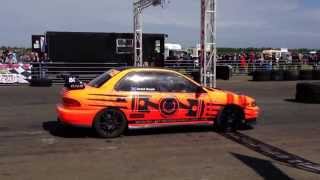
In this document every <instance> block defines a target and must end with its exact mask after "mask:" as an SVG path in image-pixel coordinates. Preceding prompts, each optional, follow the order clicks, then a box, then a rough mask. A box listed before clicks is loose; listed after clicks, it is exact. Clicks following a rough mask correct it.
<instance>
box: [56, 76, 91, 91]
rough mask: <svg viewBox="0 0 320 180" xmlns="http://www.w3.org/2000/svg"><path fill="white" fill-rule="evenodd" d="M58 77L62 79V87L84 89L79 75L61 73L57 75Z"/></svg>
mask: <svg viewBox="0 0 320 180" xmlns="http://www.w3.org/2000/svg"><path fill="white" fill-rule="evenodd" d="M57 77H58V78H62V79H63V80H64V87H66V88H68V89H70V90H76V89H84V88H85V85H84V83H83V82H82V81H81V80H80V79H79V76H76V75H70V74H62V75H58V76H57Z"/></svg>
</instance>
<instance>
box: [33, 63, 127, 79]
mask: <svg viewBox="0 0 320 180" xmlns="http://www.w3.org/2000/svg"><path fill="white" fill-rule="evenodd" d="M122 67H127V64H126V63H64V62H54V63H53V62H52V63H51V62H46V63H32V69H31V77H32V79H37V78H47V79H51V80H52V81H53V82H55V83H60V82H63V79H62V78H61V75H74V76H77V77H78V78H79V79H80V80H82V81H89V80H92V79H93V78H95V77H97V76H98V75H100V74H102V73H104V72H106V71H107V70H109V69H112V68H122Z"/></svg>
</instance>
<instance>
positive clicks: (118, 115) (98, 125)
mask: <svg viewBox="0 0 320 180" xmlns="http://www.w3.org/2000/svg"><path fill="white" fill-rule="evenodd" d="M93 128H94V129H95V130H96V132H97V134H98V135H99V136H100V137H102V138H115V137H118V136H120V135H121V134H123V133H124V131H125V130H126V128H127V120H126V118H125V116H124V114H123V113H122V112H121V111H120V110H117V109H106V110H103V111H101V112H100V113H99V114H98V115H97V116H96V118H95V121H94V124H93Z"/></svg>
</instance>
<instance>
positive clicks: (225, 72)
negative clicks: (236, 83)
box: [216, 65, 232, 80]
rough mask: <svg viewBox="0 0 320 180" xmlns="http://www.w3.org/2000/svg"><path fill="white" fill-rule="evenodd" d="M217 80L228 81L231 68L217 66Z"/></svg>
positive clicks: (230, 75)
mask: <svg viewBox="0 0 320 180" xmlns="http://www.w3.org/2000/svg"><path fill="white" fill-rule="evenodd" d="M216 76H217V79H222V80H229V79H230V78H231V77H232V67H231V66H229V65H227V66H217V73H216Z"/></svg>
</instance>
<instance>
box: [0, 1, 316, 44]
mask: <svg viewBox="0 0 320 180" xmlns="http://www.w3.org/2000/svg"><path fill="white" fill-rule="evenodd" d="M217 2H218V24H217V27H218V45H219V46H228V47H248V46H259V47H261V46H273V47H290V48H291V47H310V48H318V47H319V46H320V41H318V39H319V33H318V29H319V28H320V18H319V17H320V3H313V2H312V1H311V0H268V1H262V0H218V1H217ZM132 3H133V0H107V1H106V0H91V1H79V0H67V1H66V0H55V1H50V0H28V1H26V0H24V1H21V0H2V1H1V6H0V17H2V25H1V31H0V45H18V46H30V37H31V34H39V33H40V34H43V33H44V32H45V31H48V30H56V31H93V32H131V31H132V18H133V17H132V11H133V10H132ZM143 21H144V30H145V31H146V32H158V33H166V34H168V35H169V40H168V41H171V42H173V41H174V42H180V43H182V44H184V45H186V46H195V44H196V43H197V42H198V41H199V31H200V0H170V3H169V4H167V5H166V6H165V8H161V7H152V8H149V9H146V10H145V12H144V18H143Z"/></svg>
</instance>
